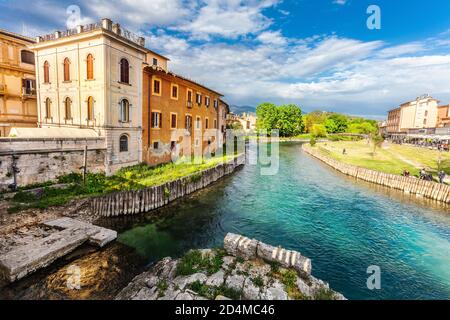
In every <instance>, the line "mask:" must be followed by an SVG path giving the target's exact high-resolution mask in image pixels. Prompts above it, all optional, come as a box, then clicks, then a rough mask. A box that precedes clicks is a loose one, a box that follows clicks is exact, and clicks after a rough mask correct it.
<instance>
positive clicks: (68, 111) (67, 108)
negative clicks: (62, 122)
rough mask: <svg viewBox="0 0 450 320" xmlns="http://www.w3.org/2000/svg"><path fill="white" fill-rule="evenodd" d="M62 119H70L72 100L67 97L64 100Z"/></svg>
mask: <svg viewBox="0 0 450 320" xmlns="http://www.w3.org/2000/svg"><path fill="white" fill-rule="evenodd" d="M64 111H65V115H64V119H66V120H71V119H72V101H71V100H70V98H69V97H67V98H66V99H65V100H64Z"/></svg>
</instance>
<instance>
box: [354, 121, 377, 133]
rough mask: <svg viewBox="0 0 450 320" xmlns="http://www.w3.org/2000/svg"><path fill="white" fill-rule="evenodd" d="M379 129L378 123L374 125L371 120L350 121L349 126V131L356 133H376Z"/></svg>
mask: <svg viewBox="0 0 450 320" xmlns="http://www.w3.org/2000/svg"><path fill="white" fill-rule="evenodd" d="M377 130H378V128H377V126H376V125H373V124H372V123H371V122H370V121H364V122H358V123H354V122H352V123H350V124H349V125H348V128H347V132H349V133H356V134H374V133H376V132H377Z"/></svg>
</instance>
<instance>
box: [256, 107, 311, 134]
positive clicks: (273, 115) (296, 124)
mask: <svg viewBox="0 0 450 320" xmlns="http://www.w3.org/2000/svg"><path fill="white" fill-rule="evenodd" d="M256 116H257V117H258V120H257V123H256V126H257V129H258V130H259V131H261V130H267V133H268V134H270V133H271V132H272V130H274V129H278V130H279V135H280V136H281V137H289V136H295V135H299V134H300V133H302V132H303V129H304V124H303V119H302V111H301V109H300V107H298V106H297V105H295V104H288V105H282V106H278V107H277V106H276V105H274V104H272V103H267V102H266V103H262V104H260V105H259V106H258V107H257V108H256Z"/></svg>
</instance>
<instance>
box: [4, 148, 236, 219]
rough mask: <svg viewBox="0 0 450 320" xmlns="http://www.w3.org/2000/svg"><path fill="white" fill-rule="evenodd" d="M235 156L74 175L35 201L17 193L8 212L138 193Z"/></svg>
mask: <svg viewBox="0 0 450 320" xmlns="http://www.w3.org/2000/svg"><path fill="white" fill-rule="evenodd" d="M235 157H236V156H235V155H227V156H222V157H214V158H210V159H203V160H200V161H198V163H196V162H195V161H194V163H183V161H181V160H180V161H178V162H177V163H167V164H163V165H159V166H157V167H150V166H148V165H146V164H139V165H136V166H132V167H128V168H123V169H121V170H119V171H118V172H117V173H116V174H115V175H113V176H110V177H106V176H105V175H104V174H100V173H98V174H92V173H90V174H88V175H87V176H86V184H83V183H82V177H81V175H80V174H78V173H72V174H69V175H66V176H62V177H60V178H59V179H58V181H57V182H59V183H68V184H70V185H69V187H67V188H64V189H57V188H53V187H52V186H51V185H50V186H46V187H45V188H44V192H43V194H42V196H41V197H39V198H36V197H34V196H33V195H32V194H30V193H28V192H26V190H23V191H19V192H18V193H17V194H16V195H15V196H14V197H13V199H12V206H11V207H10V208H9V210H8V211H9V212H18V211H21V210H24V209H27V208H47V207H50V206H55V205H63V204H65V203H67V202H69V201H70V200H72V199H76V198H83V197H87V196H95V195H101V194H107V193H110V192H114V191H124V190H138V189H142V188H146V187H152V186H156V185H161V184H163V183H166V182H169V181H173V180H176V179H178V178H181V177H185V176H188V175H191V174H195V173H199V172H200V171H203V170H206V169H209V168H212V167H214V166H216V165H218V164H220V163H222V162H226V161H229V160H231V159H233V158H235Z"/></svg>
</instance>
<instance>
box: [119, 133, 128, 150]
mask: <svg viewBox="0 0 450 320" xmlns="http://www.w3.org/2000/svg"><path fill="white" fill-rule="evenodd" d="M119 151H120V152H127V151H128V136H127V135H126V134H122V135H121V136H120V139H119Z"/></svg>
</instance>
